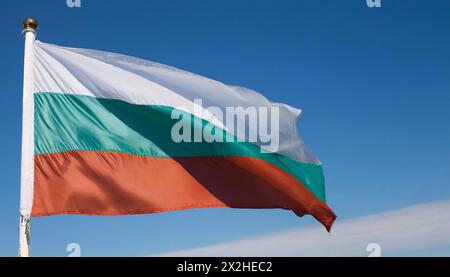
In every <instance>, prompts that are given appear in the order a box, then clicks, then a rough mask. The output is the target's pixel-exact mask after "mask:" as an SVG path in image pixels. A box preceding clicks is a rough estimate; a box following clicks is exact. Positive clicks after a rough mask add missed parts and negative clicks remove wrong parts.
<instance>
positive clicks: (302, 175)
mask: <svg viewBox="0 0 450 277" xmlns="http://www.w3.org/2000/svg"><path fill="white" fill-rule="evenodd" d="M30 82H31V90H32V95H33V104H32V111H27V112H25V111H24V120H28V121H29V122H32V125H31V126H33V128H34V131H33V132H32V133H33V136H34V144H33V145H28V147H26V148H24V149H25V150H24V151H31V152H32V153H33V156H34V159H33V162H34V164H33V167H32V168H33V172H25V173H26V174H28V175H30V176H32V180H33V181H32V182H31V183H30V187H29V188H27V189H26V190H25V192H28V193H29V196H30V197H28V198H22V201H23V203H21V209H22V212H24V213H27V212H28V213H31V215H32V216H48V215H55V214H84V215H128V214H146V213H156V212H163V211H171V210H183V209H192V208H208V207H217V208H219V207H230V208H282V209H287V210H292V211H293V212H295V213H296V214H297V215H299V216H303V215H305V214H310V215H312V216H314V217H315V218H316V219H317V220H318V221H320V222H321V223H322V224H323V225H324V226H325V227H326V228H327V229H330V227H331V225H332V223H333V221H334V219H335V215H334V213H333V211H332V210H331V209H330V208H329V207H328V206H327V205H326V204H325V187H324V177H323V171H322V165H321V163H320V162H319V161H318V160H317V159H316V158H315V157H314V156H313V155H312V154H311V153H310V152H308V150H307V149H306V147H305V145H304V143H303V141H302V139H301V138H300V137H299V136H298V134H297V128H296V120H297V118H298V116H299V115H300V111H299V110H297V109H295V108H293V107H291V106H289V105H286V104H280V103H273V102H270V101H269V100H267V99H266V98H265V97H263V96H262V95H261V94H259V93H257V92H255V91H252V90H249V89H246V88H242V87H236V86H228V85H225V84H222V83H220V82H217V81H214V80H211V79H208V78H205V77H202V76H199V75H196V74H193V73H190V72H186V71H183V70H179V69H176V68H173V67H170V66H166V65H162V64H158V63H154V62H150V61H146V60H142V59H138V58H133V57H129V56H125V55H120V54H114V53H109V52H102V51H96V50H87V49H77V48H67V47H60V46H56V45H52V44H46V43H43V42H40V41H36V42H35V44H34V47H33V56H32V77H31V78H30ZM196 99H201V100H202V103H201V104H202V105H200V104H199V103H198V102H196ZM209 106H212V107H218V108H219V109H221V110H226V108H227V107H244V108H245V107H266V108H273V107H277V108H278V110H279V127H278V128H279V130H278V133H279V138H277V140H278V141H277V144H278V146H277V148H276V150H275V151H274V150H273V149H269V147H268V146H267V144H265V143H264V142H262V141H250V140H249V138H251V137H254V135H255V132H257V130H255V128H254V127H252V126H250V125H251V124H250V123H248V122H247V121H245V122H244V123H242V124H240V125H239V124H237V125H239V126H240V127H237V128H236V127H232V126H231V125H230V124H231V123H230V122H228V121H226V120H225V119H224V118H221V117H219V116H217V114H216V113H214V112H212V111H211V110H208V109H207V108H205V107H209ZM174 114H177V116H176V117H174ZM189 118H190V119H192V121H189V122H190V123H189V124H191V125H190V126H192V133H193V134H196V130H197V129H201V128H204V127H205V126H207V125H208V124H209V125H213V126H215V128H217V129H216V130H215V133H217V132H221V133H222V134H225V136H226V137H233V138H236V141H219V140H216V141H214V140H213V141H208V139H207V138H205V139H203V140H196V139H195V138H194V140H195V141H190V142H187V141H174V139H173V138H172V137H171V134H173V127H174V125H176V124H177V123H178V124H180V122H181V121H180V119H182V120H184V121H183V122H182V123H181V124H185V123H186V122H185V121H186V119H189ZM233 122H234V120H233ZM28 126H30V125H28ZM244 129H245V130H248V132H245V131H244ZM200 134H204V133H203V132H202V131H200ZM24 199H25V200H24Z"/></svg>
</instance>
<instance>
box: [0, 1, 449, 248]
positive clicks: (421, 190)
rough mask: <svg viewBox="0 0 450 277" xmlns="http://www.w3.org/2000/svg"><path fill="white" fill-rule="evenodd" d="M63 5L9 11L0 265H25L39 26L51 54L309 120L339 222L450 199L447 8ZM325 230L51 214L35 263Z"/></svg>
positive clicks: (2, 106)
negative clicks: (30, 105)
mask: <svg viewBox="0 0 450 277" xmlns="http://www.w3.org/2000/svg"><path fill="white" fill-rule="evenodd" d="M65 2H66V1H65V0H47V1H32V0H22V1H6V0H0V4H1V5H0V37H1V43H0V50H1V51H0V55H1V56H0V76H1V82H0V124H1V126H2V130H3V131H2V132H1V134H2V135H1V136H0V143H1V145H2V146H3V149H2V150H3V153H2V155H1V157H0V168H1V170H0V180H1V181H0V220H1V222H2V223H1V226H0V256H15V255H17V241H18V207H19V179H20V140H21V97H22V96H21V95H22V69H23V68H22V67H23V38H22V36H21V33H20V32H21V26H20V22H21V21H22V20H23V19H24V18H25V17H27V16H29V15H32V16H34V17H36V18H37V19H38V20H39V21H40V28H39V30H38V39H40V40H42V41H44V42H48V43H55V44H59V45H64V46H72V47H82V48H93V49H99V50H105V51H111V52H119V53H123V54H127V55H132V56H137V57H140V58H144V59H147V60H152V61H157V62H161V63H164V64H168V65H172V66H175V67H179V68H181V69H184V70H188V71H191V72H195V73H198V74H200V75H204V76H207V77H210V78H213V79H216V80H220V81H222V82H224V83H227V84H234V85H240V86H246V87H249V88H252V89H254V90H257V91H259V92H261V93H263V94H264V95H265V96H267V97H268V98H269V99H271V100H274V101H280V102H285V103H288V104H290V105H292V106H296V107H299V108H301V109H302V110H303V113H302V115H301V117H300V120H299V123H298V126H299V130H300V133H301V135H302V137H303V138H304V140H305V142H306V144H307V145H308V147H309V148H310V149H311V150H312V151H313V152H314V153H315V154H316V155H317V156H318V157H319V158H320V159H321V161H322V162H323V164H324V169H325V176H326V180H327V184H326V187H327V198H328V204H329V205H330V206H331V207H332V208H333V209H334V211H335V212H336V213H337V215H338V222H339V221H345V220H346V219H350V218H354V217H361V216H366V215H370V214H375V213H383V212H388V211H391V210H396V209H399V208H402V207H408V206H412V205H416V204H419V203H429V202H435V201H440V200H445V199H448V198H450V181H449V180H450V124H449V120H450V36H449V30H450V17H449V16H448V13H449V10H450V1H446V0H435V1H424V0H420V1H419V0H409V1H400V0H382V7H381V8H379V9H369V8H368V7H367V6H366V4H365V0H351V1H350V0H349V1H332V0H328V1H325V0H321V1H317V0H303V1H298V0H296V1H262V0H258V1H256V0H251V1H250V0H247V1H238V0H227V1H207V0H204V1H199V0H193V1H182V0H179V1H174V0H169V1H148V0H134V1H123V0H110V1H107V0H95V1H94V0H82V7H81V8H78V9H75V8H74V9H70V8H68V7H67V6H66V3H65ZM318 224H319V223H317V222H315V221H314V220H313V219H312V218H311V217H304V218H298V217H296V216H295V215H294V214H292V213H291V212H287V211H281V210H231V209H204V210H193V211H180V212H170V213H161V214H154V215H141V216H123V217H89V216H54V217H47V218H35V219H33V222H32V227H31V228H32V254H33V255H35V256H47V255H51V256H65V255H67V254H68V253H67V252H66V251H65V250H66V249H65V248H66V245H67V244H68V243H71V242H77V243H79V244H80V245H81V248H82V255H84V256H96V255H107V256H118V255H120V256H139V255H148V254H158V253H165V252H173V251H177V250H182V249H191V248H197V247H202V246H207V245H211V244H217V243H222V242H227V241H232V240H239V239H244V238H248V237H253V236H260V235H264V234H270V233H276V232H280V231H284V230H289V229H295V228H311V227H314V226H316V225H318ZM320 232H325V230H320ZM405 232H408V230H405ZM369 242H370V241H368V242H367V243H369ZM411 243H414V242H411ZM364 247H365V246H364ZM363 250H364V249H363ZM416 253H417V254H419V255H422V254H426V255H450V246H442V247H438V248H436V249H434V250H433V249H431V250H430V251H425V252H423V251H422V252H420V251H417V252H416ZM402 254H405V255H414V254H415V252H408V253H402Z"/></svg>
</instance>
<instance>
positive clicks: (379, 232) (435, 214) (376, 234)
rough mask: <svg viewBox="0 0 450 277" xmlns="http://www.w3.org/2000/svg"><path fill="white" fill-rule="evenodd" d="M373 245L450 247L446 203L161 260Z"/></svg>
mask: <svg viewBox="0 0 450 277" xmlns="http://www.w3.org/2000/svg"><path fill="white" fill-rule="evenodd" d="M371 242H376V243H378V244H379V245H380V246H381V255H382V256H385V255H399V254H400V255H401V254H402V253H409V252H414V251H423V250H427V249H433V248H439V247H447V246H450V200H446V201H441V202H435V203H429V204H422V205H415V206H411V207H407V208H403V209H399V210H395V211H390V212H384V213H380V214H375V215H370V216H364V217H359V218H355V219H350V220H345V221H342V222H339V221H338V222H337V223H336V224H335V225H334V226H333V230H332V232H331V234H328V233H327V232H325V231H324V230H323V228H322V227H319V226H318V227H313V228H303V229H294V230H290V231H284V232H280V233H276V234H271V235H264V236H260V237H255V238H249V239H244V240H238V241H232V242H225V243H221V244H216V245H211V246H206V247H201V248H194V249H187V250H181V251H176V252H171V253H164V254H161V256H367V255H368V253H367V252H366V247H367V245H368V244H369V243H371ZM449 254H450V253H449Z"/></svg>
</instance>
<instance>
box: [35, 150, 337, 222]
mask: <svg viewBox="0 0 450 277" xmlns="http://www.w3.org/2000/svg"><path fill="white" fill-rule="evenodd" d="M207 207H230V208H283V209H288V210H292V211H294V212H295V213H296V214H297V215H299V216H302V215H304V214H311V215H312V216H314V217H315V218H316V219H317V220H319V221H320V222H321V223H322V224H323V225H324V226H325V227H326V228H327V229H328V230H329V229H330V228H331V225H332V223H333V221H334V219H335V218H336V216H335V215H334V213H333V211H332V210H331V209H330V208H329V207H328V206H327V205H325V204H324V203H323V202H321V201H320V200H319V199H317V198H316V197H315V196H314V195H313V194H312V193H311V192H310V191H309V190H308V189H307V188H306V187H305V186H303V185H302V184H301V183H300V182H299V181H297V180H296V179H295V178H294V177H292V176H291V175H289V174H288V173H286V172H284V171H283V170H281V169H279V168H278V167H276V166H274V165H272V164H270V163H267V162H265V161H263V160H260V159H256V158H251V157H189V158H162V157H147V156H137V155H130V154H124V153H118V152H91V151H74V152H63V153H55V154H43V155H36V156H35V185H34V203H33V210H32V215H33V216H47V215H55V214H85V215H126V214H144V213H156V212H164V211H171V210H183V209H191V208H207Z"/></svg>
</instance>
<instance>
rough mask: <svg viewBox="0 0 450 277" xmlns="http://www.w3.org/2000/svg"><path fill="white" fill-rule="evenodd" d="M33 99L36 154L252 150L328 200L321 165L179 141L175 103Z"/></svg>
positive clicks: (238, 146)
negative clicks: (175, 130)
mask: <svg viewBox="0 0 450 277" xmlns="http://www.w3.org/2000/svg"><path fill="white" fill-rule="evenodd" d="M34 102H35V123H34V124H35V153H36V154H48V153H57V152H64V151H75V150H85V151H115V152H122V153H128V154H135V155H144V156H152V157H202V156H203V157H204V156H248V157H254V158H259V159H262V160H264V161H267V162H269V163H271V164H273V165H275V166H277V167H279V168H280V169H282V170H284V171H286V172H288V173H289V174H291V175H293V176H294V177H295V178H296V179H297V180H299V181H300V182H301V183H303V184H304V185H305V186H306V187H307V188H308V189H309V190H310V191H311V192H312V193H313V194H314V195H315V196H316V197H317V198H319V199H320V200H322V201H325V188H324V177H323V172H322V167H321V166H320V165H314V164H308V163H301V162H297V161H294V160H292V159H291V158H288V157H286V156H283V155H280V154H276V153H261V151H260V148H259V147H258V146H256V145H254V144H251V143H247V142H213V143H208V142H195V143H194V142H192V143H189V142H181V143H175V142H174V141H173V140H172V139H171V130H172V127H173V125H174V124H175V123H176V122H178V121H179V119H171V113H172V111H173V108H171V107H166V106H147V105H134V104H129V103H126V102H123V101H120V100H114V99H101V98H94V97H90V96H82V95H73V94H59V93H38V94H35V96H34ZM181 113H182V112H181ZM184 115H185V116H183V118H184V119H186V118H189V117H191V118H192V120H191V122H192V123H193V124H194V126H193V127H194V128H201V124H202V125H206V124H207V123H208V122H207V121H204V120H202V119H200V118H195V120H194V119H193V118H194V116H193V115H190V114H187V113H184ZM217 129H218V128H217ZM220 131H222V132H225V131H223V130H221V129H220ZM226 135H227V136H232V135H231V134H229V133H228V134H226Z"/></svg>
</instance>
